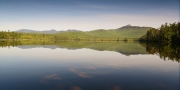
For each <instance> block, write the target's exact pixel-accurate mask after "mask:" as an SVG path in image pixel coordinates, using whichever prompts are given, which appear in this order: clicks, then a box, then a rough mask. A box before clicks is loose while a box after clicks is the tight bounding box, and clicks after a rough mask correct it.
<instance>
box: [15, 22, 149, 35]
mask: <svg viewBox="0 0 180 90" xmlns="http://www.w3.org/2000/svg"><path fill="white" fill-rule="evenodd" d="M143 28H151V27H140V26H131V25H130V24H128V25H126V26H123V27H121V28H118V29H110V30H123V29H143ZM99 30H102V31H103V30H104V29H98V30H93V31H99ZM78 31H80V30H75V29H68V30H62V31H59V30H55V29H51V30H43V31H38V30H31V29H20V30H16V31H15V32H20V33H44V34H55V33H62V32H78ZM89 32H92V31H89Z"/></svg>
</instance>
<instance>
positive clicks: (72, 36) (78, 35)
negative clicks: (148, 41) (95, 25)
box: [0, 31, 137, 41]
mask: <svg viewBox="0 0 180 90" xmlns="http://www.w3.org/2000/svg"><path fill="white" fill-rule="evenodd" d="M7 39H8V40H24V39H27V40H60V41H71V40H72V41H133V40H137V39H136V38H119V37H100V36H99V37H98V36H95V37H93V36H88V35H86V34H85V33H83V32H75V33H73V32H66V33H57V34H44V33H18V32H9V31H8V32H7V31H0V40H7Z"/></svg>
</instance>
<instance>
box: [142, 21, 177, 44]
mask: <svg viewBox="0 0 180 90" xmlns="http://www.w3.org/2000/svg"><path fill="white" fill-rule="evenodd" d="M140 40H141V41H153V42H154V41H168V42H180V22H178V23H173V24H167V23H165V24H164V25H161V27H160V29H155V28H152V29H150V30H149V31H147V33H146V35H144V36H142V37H141V38H140Z"/></svg>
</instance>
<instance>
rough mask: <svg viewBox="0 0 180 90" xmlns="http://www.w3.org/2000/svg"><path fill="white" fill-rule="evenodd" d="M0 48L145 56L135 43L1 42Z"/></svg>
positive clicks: (141, 48)
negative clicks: (96, 51)
mask: <svg viewBox="0 0 180 90" xmlns="http://www.w3.org/2000/svg"><path fill="white" fill-rule="evenodd" d="M0 46H1V47H7V46H16V47H18V48H21V49H30V48H38V47H42V48H49V49H56V48H66V49H69V50H75V49H82V48H89V49H93V50H98V51H115V52H119V53H121V54H124V55H126V56H129V55H137V54H147V52H146V49H145V47H143V46H141V45H140V44H139V43H137V42H60V41H1V42H0Z"/></svg>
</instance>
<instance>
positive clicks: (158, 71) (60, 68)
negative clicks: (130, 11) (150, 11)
mask: <svg viewBox="0 0 180 90" xmlns="http://www.w3.org/2000/svg"><path fill="white" fill-rule="evenodd" d="M144 51H145V48H144ZM137 52H138V51H137ZM179 68H180V67H179V63H178V62H175V61H171V60H166V61H165V60H164V59H161V58H160V57H159V56H158V55H151V54H148V53H147V52H144V53H142V52H141V53H139V54H130V53H128V55H126V54H123V53H120V52H117V51H110V50H108V49H107V50H103V51H98V50H94V49H89V48H81V49H72V48H71V49H67V48H57V46H55V45H54V46H53V45H47V46H43V47H42V46H29V45H26V46H16V47H12V46H10V48H9V47H4V48H2V47H1V48H0V90H180V88H179V84H180V82H179V75H180V73H179Z"/></svg>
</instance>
